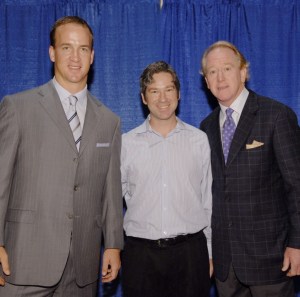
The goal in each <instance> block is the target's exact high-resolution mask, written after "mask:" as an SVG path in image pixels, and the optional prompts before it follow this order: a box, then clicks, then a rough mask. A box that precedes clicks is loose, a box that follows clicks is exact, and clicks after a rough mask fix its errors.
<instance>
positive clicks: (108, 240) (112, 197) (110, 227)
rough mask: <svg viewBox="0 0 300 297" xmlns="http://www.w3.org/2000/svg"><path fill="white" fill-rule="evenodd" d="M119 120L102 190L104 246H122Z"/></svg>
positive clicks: (119, 247) (120, 247)
mask: <svg viewBox="0 0 300 297" xmlns="http://www.w3.org/2000/svg"><path fill="white" fill-rule="evenodd" d="M120 153H121V131H120V120H118V123H117V125H116V128H115V131H114V136H113V139H112V149H111V157H110V165H109V170H108V173H107V178H106V184H105V190H104V207H103V211H104V213H103V218H104V221H103V234H104V246H105V248H118V249H122V248H123V201H122V189H121V170H120Z"/></svg>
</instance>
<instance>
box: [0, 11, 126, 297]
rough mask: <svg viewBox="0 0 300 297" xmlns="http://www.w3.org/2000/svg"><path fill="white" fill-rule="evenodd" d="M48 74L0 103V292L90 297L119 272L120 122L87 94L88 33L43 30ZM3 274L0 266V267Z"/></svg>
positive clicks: (84, 27)
mask: <svg viewBox="0 0 300 297" xmlns="http://www.w3.org/2000/svg"><path fill="white" fill-rule="evenodd" d="M50 41H51V45H50V48H49V55H50V59H51V61H52V62H53V63H54V73H55V76H54V78H53V79H52V80H51V81H50V82H48V83H46V84H45V85H43V86H40V87H38V88H35V89H32V90H29V91H25V92H22V93H19V94H14V95H11V96H6V97H5V98H4V99H3V100H2V102H1V105H0V139H1V141H0V168H1V170H0V263H1V266H2V271H3V273H4V274H3V275H2V278H0V281H1V284H2V285H4V284H5V285H4V287H1V288H0V296H1V297H2V296H6V297H7V296H10V297H14V296H25V295H26V296H38V297H39V296H53V295H55V296H64V297H68V296H72V297H74V296H82V297H87V296H96V294H97V283H98V277H99V276H98V274H99V262H100V249H101V236H102V233H103V235H104V240H105V251H104V255H103V263H102V280H103V281H104V282H107V281H111V280H113V279H114V278H115V277H116V276H117V273H118V270H119V268H120V249H121V248H122V245H123V230H122V224H123V220H122V217H123V214H122V194H121V177H120V146H121V136H120V120H119V118H118V117H117V116H116V115H115V114H113V113H112V112H111V111H110V110H109V109H107V108H106V107H105V106H104V105H103V104H102V103H101V102H100V101H98V100H97V99H96V98H94V97H93V96H92V95H91V94H90V93H89V92H88V91H87V86H86V85H87V77H88V72H89V69H90V65H91V64H92V63H93V59H94V50H93V33H92V30H91V28H90V27H89V25H88V24H87V23H86V22H85V21H84V20H82V19H81V18H79V17H72V16H71V17H65V18H62V19H60V20H58V21H57V22H56V23H55V24H54V26H53V28H52V31H51V33H50ZM2 271H1V272H2Z"/></svg>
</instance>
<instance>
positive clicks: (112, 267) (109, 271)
mask: <svg viewBox="0 0 300 297" xmlns="http://www.w3.org/2000/svg"><path fill="white" fill-rule="evenodd" d="M102 262H103V264H102V282H103V283H108V282H111V281H112V280H114V279H115V278H116V277H117V275H118V271H119V269H120V267H121V260H120V250H119V249H106V250H105V251H104V253H103V261H102Z"/></svg>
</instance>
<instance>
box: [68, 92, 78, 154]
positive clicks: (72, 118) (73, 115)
mask: <svg viewBox="0 0 300 297" xmlns="http://www.w3.org/2000/svg"><path fill="white" fill-rule="evenodd" d="M69 101H70V107H69V110H68V114H67V118H68V121H69V125H70V127H71V130H72V132H73V136H74V140H75V144H76V147H77V150H78V151H79V147H80V140H81V126H80V122H79V117H78V114H77V111H76V103H77V101H78V99H77V97H75V96H72V95H71V96H70V97H69Z"/></svg>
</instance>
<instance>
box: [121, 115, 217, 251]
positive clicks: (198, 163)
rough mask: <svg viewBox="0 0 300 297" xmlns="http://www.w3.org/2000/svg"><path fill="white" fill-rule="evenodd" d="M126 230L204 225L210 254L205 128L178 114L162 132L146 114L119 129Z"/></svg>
mask: <svg viewBox="0 0 300 297" xmlns="http://www.w3.org/2000/svg"><path fill="white" fill-rule="evenodd" d="M121 173H122V188H123V195H124V198H125V201H126V205H127V211H126V213H125V218H124V230H125V232H126V234H127V235H128V236H135V237H140V238H147V239H159V238H169V237H175V236H177V235H182V234H188V233H196V232H198V231H200V230H203V229H204V233H205V235H206V238H207V241H208V249H209V254H210V257H211V228H210V221H211V210H212V194H211V184H212V175H211V164H210V147H209V143H208V139H207V136H206V134H205V133H204V132H202V131H200V130H199V129H196V128H195V127H192V126H190V125H188V124H186V123H184V122H182V121H181V120H180V119H178V118H177V126H176V128H175V129H174V130H173V131H172V132H170V133H169V134H168V136H167V137H163V136H162V135H160V134H159V133H157V132H155V131H154V130H152V129H151V127H150V124H149V119H147V120H146V121H145V122H144V123H143V124H142V125H141V126H139V127H137V128H135V129H133V130H131V131H130V132H128V133H126V134H123V136H122V153H121Z"/></svg>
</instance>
